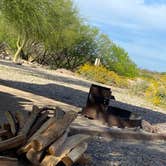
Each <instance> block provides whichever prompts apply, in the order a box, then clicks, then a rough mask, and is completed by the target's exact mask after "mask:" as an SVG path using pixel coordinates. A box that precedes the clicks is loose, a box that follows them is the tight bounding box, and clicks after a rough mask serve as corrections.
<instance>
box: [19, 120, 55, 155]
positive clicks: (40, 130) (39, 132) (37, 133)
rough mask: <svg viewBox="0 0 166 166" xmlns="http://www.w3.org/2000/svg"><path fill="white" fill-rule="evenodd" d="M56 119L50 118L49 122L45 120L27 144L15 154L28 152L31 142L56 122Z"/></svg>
mask: <svg viewBox="0 0 166 166" xmlns="http://www.w3.org/2000/svg"><path fill="white" fill-rule="evenodd" d="M56 120H57V119H56V117H52V118H50V119H49V120H47V121H46V122H45V123H44V124H43V125H42V126H41V127H40V128H39V129H38V130H37V131H36V132H35V133H34V134H33V135H32V136H31V137H30V138H29V140H28V142H27V143H26V144H25V145H24V146H23V147H21V148H20V149H19V150H18V151H17V153H18V154H22V153H26V152H28V150H30V149H31V141H32V140H33V139H34V138H36V137H38V136H39V135H41V134H42V133H43V132H44V131H45V130H47V129H48V128H49V127H50V126H51V125H52V124H53V123H54V122H55V121H56Z"/></svg>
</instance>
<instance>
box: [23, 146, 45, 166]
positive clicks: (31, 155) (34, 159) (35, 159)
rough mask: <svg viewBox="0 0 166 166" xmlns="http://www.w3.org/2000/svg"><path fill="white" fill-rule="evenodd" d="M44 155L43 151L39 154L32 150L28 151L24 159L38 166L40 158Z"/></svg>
mask: <svg viewBox="0 0 166 166" xmlns="http://www.w3.org/2000/svg"><path fill="white" fill-rule="evenodd" d="M43 155H44V151H41V152H36V151H35V150H34V149H32V148H31V149H30V150H29V151H28V152H27V154H26V157H27V159H28V160H29V161H30V162H31V163H32V164H34V165H40V161H41V160H42V157H44V156H43Z"/></svg>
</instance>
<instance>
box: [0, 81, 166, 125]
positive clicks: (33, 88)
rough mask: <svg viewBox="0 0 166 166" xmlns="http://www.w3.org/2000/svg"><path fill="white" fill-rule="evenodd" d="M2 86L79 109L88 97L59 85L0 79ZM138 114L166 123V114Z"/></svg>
mask: <svg viewBox="0 0 166 166" xmlns="http://www.w3.org/2000/svg"><path fill="white" fill-rule="evenodd" d="M0 84H2V85H5V86H8V87H12V88H15V89H19V90H22V91H26V92H30V93H33V94H36V95H39V96H43V97H47V98H50V99H53V100H56V101H60V102H63V103H66V104H70V105H74V106H77V107H84V106H85V104H86V99H87V95H88V94H87V93H86V92H84V91H81V90H78V89H73V88H70V87H66V86H63V85H57V84H44V85H41V84H31V83H26V82H17V81H9V80H2V79H0ZM137 113H138V114H139V113H140V115H141V116H142V117H143V119H145V120H147V121H149V122H150V123H153V124H157V123H165V122H166V114H164V113H161V112H155V111H152V110H149V109H145V110H144V111H141V110H140V112H137ZM154 117H155V118H154Z"/></svg>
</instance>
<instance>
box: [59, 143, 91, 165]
mask: <svg viewBox="0 0 166 166" xmlns="http://www.w3.org/2000/svg"><path fill="white" fill-rule="evenodd" d="M87 147H88V144H87V143H85V142H84V143H82V144H80V145H77V146H76V147H75V148H74V149H72V150H71V152H69V153H68V154H67V155H66V156H65V157H64V158H63V159H62V162H63V163H64V164H65V166H72V165H73V164H74V163H75V162H77V161H78V160H79V159H80V157H81V156H82V155H83V154H84V152H85V151H86V150H87Z"/></svg>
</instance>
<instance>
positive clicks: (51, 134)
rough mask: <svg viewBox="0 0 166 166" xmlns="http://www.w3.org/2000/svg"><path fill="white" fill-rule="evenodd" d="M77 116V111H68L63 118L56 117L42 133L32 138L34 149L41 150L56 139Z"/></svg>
mask: <svg viewBox="0 0 166 166" xmlns="http://www.w3.org/2000/svg"><path fill="white" fill-rule="evenodd" d="M76 117H77V113H76V112H73V111H69V112H67V113H66V114H65V115H64V118H63V119H58V120H56V121H55V123H53V124H52V125H51V126H50V127H49V128H48V129H47V130H46V131H45V132H44V133H42V134H41V135H39V136H37V137H36V138H34V139H33V140H32V142H31V145H32V147H33V148H34V149H35V150H36V151H41V150H43V149H44V148H46V147H47V146H49V145H50V144H51V143H53V142H54V141H55V140H57V139H58V138H59V137H60V136H61V135H62V134H63V133H64V131H65V130H66V129H67V128H68V127H69V125H70V124H71V122H72V121H73V120H74V119H75V118H76Z"/></svg>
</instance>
